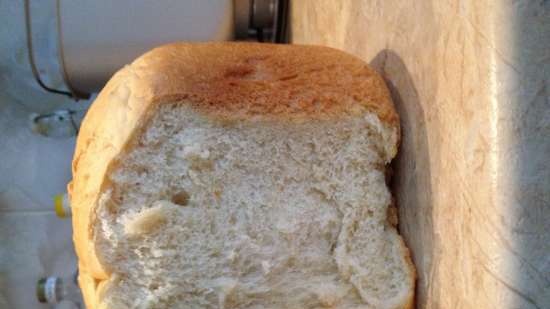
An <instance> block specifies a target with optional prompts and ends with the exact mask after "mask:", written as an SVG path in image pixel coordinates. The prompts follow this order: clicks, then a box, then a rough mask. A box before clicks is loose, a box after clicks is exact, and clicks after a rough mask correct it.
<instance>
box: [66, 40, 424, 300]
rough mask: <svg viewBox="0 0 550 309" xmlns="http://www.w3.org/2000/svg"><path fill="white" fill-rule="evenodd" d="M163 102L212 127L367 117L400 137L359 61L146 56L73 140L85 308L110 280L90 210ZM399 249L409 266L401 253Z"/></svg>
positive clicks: (327, 51)
mask: <svg viewBox="0 0 550 309" xmlns="http://www.w3.org/2000/svg"><path fill="white" fill-rule="evenodd" d="M165 102H185V104H189V105H191V106H192V107H194V108H195V109H197V110H198V111H200V112H201V113H203V114H205V115H207V116H209V117H212V118H213V119H216V120H220V121H235V120H250V121H254V120H256V119H273V120H278V121H298V122H300V121H307V120H311V119H338V118H339V117H340V116H348V115H362V114H365V113H367V112H370V113H374V114H375V115H377V116H378V118H379V119H380V120H381V121H382V123H383V124H384V125H385V126H387V127H389V128H394V129H395V131H396V132H399V119H398V116H397V114H396V113H395V110H394V108H393V103H392V101H391V98H390V96H389V91H388V89H387V87H386V86H385V84H384V82H383V80H382V79H381V77H380V76H379V75H378V74H377V73H376V72H375V71H373V70H372V69H370V68H369V67H368V66H367V65H366V64H365V63H364V62H363V61H361V60H360V59H358V58H355V57H354V56H351V55H349V54H346V53H344V52H341V51H338V50H335V49H331V48H327V47H319V46H299V45H293V46H288V45H271V44H255V43H201V44H186V43H175V44H170V45H166V46H162V47H159V48H156V49H154V50H152V51H150V52H148V53H146V54H145V55H143V56H141V57H140V58H138V59H137V60H136V61H134V62H133V63H132V64H131V65H129V66H126V67H125V68H123V69H122V70H120V71H119V72H117V73H116V74H115V75H114V76H113V78H112V79H111V80H110V81H109V82H108V83H107V85H106V86H105V88H104V89H103V90H102V91H101V93H100V94H99V96H98V97H97V99H96V100H95V102H94V103H93V104H92V106H91V107H90V110H89V111H88V113H87V115H86V117H85V119H84V121H83V123H82V126H81V130H80V134H79V136H78V139H77V145H76V151H75V155H74V159H73V165H72V171H73V180H72V182H71V183H70V184H69V185H68V191H69V194H70V198H71V205H72V210H73V230H74V234H73V239H74V243H75V249H76V252H77V255H78V258H79V270H80V279H79V282H80V285H81V288H82V290H83V294H84V299H85V302H86V304H87V306H88V308H97V305H98V303H99V301H98V299H97V294H98V293H97V286H98V285H99V283H100V282H101V281H104V280H107V279H108V278H109V277H110V271H109V269H107V268H106V266H105V265H103V264H102V263H101V261H100V259H99V257H98V254H97V253H96V248H95V245H94V231H93V227H94V226H95V207H96V205H97V202H98V199H99V196H100V193H101V192H102V191H103V188H105V186H107V185H108V179H107V177H106V175H109V172H110V170H111V169H112V167H113V166H114V163H115V160H116V158H117V157H118V156H119V155H122V154H124V153H126V152H127V150H128V149H126V148H128V147H129V146H128V145H129V141H131V140H132V138H133V136H135V135H136V136H137V135H139V132H140V131H141V129H142V128H143V127H144V126H145V124H146V123H147V122H148V120H149V119H150V117H151V115H152V114H153V113H154V112H155V110H156V108H157V107H158V106H159V104H162V103H165ZM398 138H399V136H398V135H395V137H393V138H392V140H391V141H390V143H391V145H390V147H388V148H387V149H388V150H387V154H386V156H387V159H388V160H390V159H391V158H393V156H395V153H396V151H397V143H398ZM403 248H404V250H403V252H404V255H405V259H406V260H407V261H408V262H409V263H410V258H409V257H408V249H406V247H405V246H404V245H403ZM410 265H411V269H412V271H413V272H414V267H412V263H410ZM412 280H414V278H413V279H412ZM411 302H412V295H411Z"/></svg>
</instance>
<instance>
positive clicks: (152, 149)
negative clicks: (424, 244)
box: [69, 43, 415, 309]
mask: <svg viewBox="0 0 550 309" xmlns="http://www.w3.org/2000/svg"><path fill="white" fill-rule="evenodd" d="M398 140H399V121H398V117H397V115H396V113H395V111H394V109H393V105H392V102H391V99H390V97H389V93H388V90H387V88H386V86H385V85H384V82H383V80H382V79H381V78H380V77H379V76H378V75H377V74H376V73H375V72H374V71H373V70H372V69H370V68H369V67H368V66H367V65H366V64H365V63H363V62H362V61H361V60H359V59H357V58H355V57H353V56H351V55H348V54H345V53H343V52H341V51H337V50H334V49H330V48H326V47H315V46H284V45H269V44H252V43H203V44H184V43H178V44H171V45H167V46H163V47H160V48H157V49H154V50H153V51H151V52H149V53H147V54H145V55H143V56H142V57H140V58H138V59H137V60H136V61H134V62H133V63H132V64H131V65H129V66H126V67H125V68H123V69H122V70H120V71H119V72H118V73H116V74H115V75H114V77H113V78H112V79H111V80H110V81H109V83H108V84H107V85H106V86H105V88H104V89H103V90H102V91H101V93H100V94H99V96H98V98H97V99H96V101H95V102H94V104H93V105H92V107H91V108H90V110H89V112H88V114H87V115H86V118H85V119H84V122H83V124H82V127H81V131H80V134H79V137H78V142H77V149H76V153H75V157H74V161H73V180H72V182H71V184H69V192H70V196H71V205H72V207H73V225H74V241H75V246H76V250H77V254H78V258H79V269H80V277H79V283H80V286H81V288H82V290H83V293H84V297H85V301H86V304H87V307H88V308H90V309H94V308H289V309H291V308H411V307H412V303H413V295H414V280H415V271H414V267H413V266H412V264H411V261H410V258H409V253H408V250H407V248H406V247H405V245H404V243H403V241H402V240H401V237H400V236H399V235H398V234H397V232H396V229H395V227H394V225H393V224H392V222H390V221H391V220H389V219H388V210H389V209H390V204H391V195H390V192H389V191H388V189H387V186H386V183H385V177H384V172H385V165H386V164H387V163H388V162H390V160H391V159H392V158H393V157H394V156H395V154H396V151H397V144H398Z"/></svg>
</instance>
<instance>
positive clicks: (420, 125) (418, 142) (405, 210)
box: [370, 49, 439, 308]
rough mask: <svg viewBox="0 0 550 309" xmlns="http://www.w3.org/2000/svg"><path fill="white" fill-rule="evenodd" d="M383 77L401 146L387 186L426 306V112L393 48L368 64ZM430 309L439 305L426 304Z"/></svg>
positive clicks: (429, 230)
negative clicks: (397, 127)
mask: <svg viewBox="0 0 550 309" xmlns="http://www.w3.org/2000/svg"><path fill="white" fill-rule="evenodd" d="M370 65H371V66H372V67H373V68H374V69H376V70H377V71H378V72H379V73H380V74H381V75H382V77H383V78H384V80H385V81H386V84H387V85H388V87H389V89H390V92H391V96H392V99H393V102H394V104H395V109H396V110H397V113H398V114H399V117H400V121H401V145H400V149H399V153H398V155H397V157H396V158H395V159H394V161H393V162H392V169H393V170H394V177H393V178H392V183H391V188H392V192H394V194H395V199H396V203H397V207H398V210H399V231H400V233H401V235H403V238H404V239H405V242H406V244H407V246H408V247H409V248H410V250H411V254H412V259H413V262H414V264H415V266H416V270H417V278H418V279H417V286H416V303H417V307H418V308H426V307H428V306H427V296H428V294H429V295H430V297H429V298H430V301H431V302H433V301H434V300H437V299H439V297H438V295H437V293H438V290H437V287H434V288H432V286H430V281H431V280H430V277H431V275H432V274H433V271H432V270H433V262H432V260H433V257H434V250H433V248H434V241H435V240H436V238H435V237H434V235H433V233H434V231H433V224H432V206H433V205H432V193H431V188H432V185H431V173H430V163H429V162H430V152H429V148H428V137H427V132H426V122H425V114H424V110H423V109H422V105H421V104H420V101H419V96H418V92H417V90H416V88H415V86H414V84H413V79H412V77H411V75H410V73H409V71H408V70H407V67H406V66H405V64H404V62H403V61H402V59H401V58H400V57H399V55H397V54H396V53H395V52H394V51H392V50H387V49H386V50H383V51H381V52H380V53H379V54H378V55H377V56H376V57H375V58H374V59H373V60H372V61H371V63H370ZM429 307H431V308H438V304H434V303H431V304H430V306H429Z"/></svg>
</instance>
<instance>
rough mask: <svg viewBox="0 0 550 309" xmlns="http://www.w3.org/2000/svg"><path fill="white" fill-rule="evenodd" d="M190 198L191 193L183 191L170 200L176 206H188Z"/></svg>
mask: <svg viewBox="0 0 550 309" xmlns="http://www.w3.org/2000/svg"><path fill="white" fill-rule="evenodd" d="M189 198H190V196H189V193H187V192H186V191H184V190H181V191H179V192H178V193H176V194H174V195H172V198H171V199H170V200H171V201H172V203H174V204H176V205H180V206H187V204H189Z"/></svg>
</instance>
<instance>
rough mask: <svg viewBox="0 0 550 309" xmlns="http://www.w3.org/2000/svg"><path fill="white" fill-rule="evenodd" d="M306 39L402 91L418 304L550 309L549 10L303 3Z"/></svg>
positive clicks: (408, 226) (403, 169)
mask: <svg viewBox="0 0 550 309" xmlns="http://www.w3.org/2000/svg"><path fill="white" fill-rule="evenodd" d="M291 2H292V10H291V14H292V18H291V24H292V30H291V36H292V41H293V42H294V43H304V44H321V45H328V46H332V47H335V48H339V49H343V50H346V51H348V52H350V53H352V54H355V55H357V56H358V57H360V58H362V59H363V60H365V61H367V62H369V63H371V64H372V65H373V66H374V67H375V68H377V69H378V70H379V71H380V72H381V73H382V74H383V75H384V77H385V79H386V81H387V82H388V84H389V85H390V88H391V90H392V94H393V97H394V101H395V103H396V107H397V110H398V112H399V114H400V116H401V121H402V131H403V132H402V133H403V140H402V145H401V153H400V155H399V156H398V158H397V159H396V160H395V161H394V167H395V169H396V175H395V178H394V184H393V185H394V192H395V193H396V196H397V201H398V204H399V207H400V208H399V212H400V229H401V232H402V234H403V235H404V237H405V239H406V242H407V244H408V245H409V246H410V247H411V249H412V253H413V258H414V262H415V264H416V266H417V269H418V275H419V276H418V277H419V278H418V288H417V307H418V308H444V309H447V308H461V309H462V308H499V309H500V308H540V309H542V308H550V235H549V233H550V232H549V231H550V2H549V1H506V0H494V1H490V0H481V1H475V0H466V1H437V0H433V1H430V0H418V1H397V0H395V1H392V0H385V1H384V0H380V1H376V0H370V1H369V0H349V1H331V0H317V1H314V0H309V1H302V0H296V1H291Z"/></svg>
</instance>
